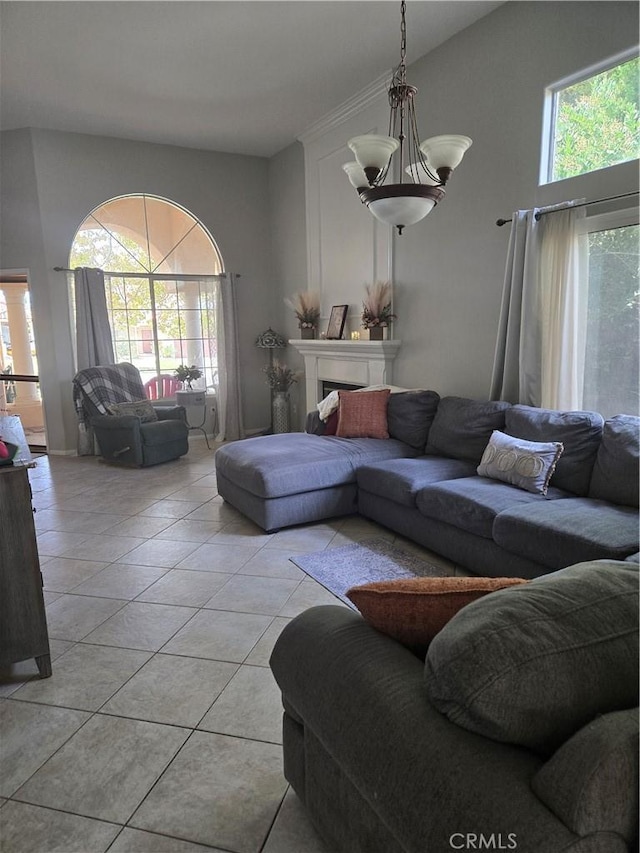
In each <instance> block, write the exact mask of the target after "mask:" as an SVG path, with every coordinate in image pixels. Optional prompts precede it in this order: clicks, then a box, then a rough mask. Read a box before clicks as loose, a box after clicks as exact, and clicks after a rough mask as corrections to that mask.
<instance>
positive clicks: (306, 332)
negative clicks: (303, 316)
mask: <svg viewBox="0 0 640 853" xmlns="http://www.w3.org/2000/svg"><path fill="white" fill-rule="evenodd" d="M315 336H316V330H315V328H314V327H313V326H310V327H309V326H307V327H302V328H301V329H300V338H301V339H302V340H303V341H312V340H313V339H314V338H315Z"/></svg>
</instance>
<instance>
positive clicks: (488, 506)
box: [216, 391, 640, 578]
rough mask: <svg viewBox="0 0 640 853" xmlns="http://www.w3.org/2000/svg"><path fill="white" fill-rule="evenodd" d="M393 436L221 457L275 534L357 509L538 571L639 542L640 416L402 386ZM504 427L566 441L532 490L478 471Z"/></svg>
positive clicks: (474, 557) (228, 490) (492, 565)
mask: <svg viewBox="0 0 640 853" xmlns="http://www.w3.org/2000/svg"><path fill="white" fill-rule="evenodd" d="M388 424H389V426H388V429H389V434H390V438H389V439H375V438H338V437H336V436H327V435H321V434H320V435H318V434H315V433H317V432H321V431H322V429H323V425H322V424H321V423H320V422H319V421H318V419H317V418H311V419H310V421H309V422H308V426H307V429H308V430H309V429H311V430H315V433H314V432H307V433H290V434H286V435H268V436H261V437H259V438H253V439H247V440H245V441H240V442H234V443H232V444H228V445H225V446H224V447H222V448H220V449H219V450H218V452H217V454H216V469H217V478H218V489H219V492H220V494H221V496H222V497H223V498H224V499H225V500H226V501H228V502H229V503H230V504H232V505H233V506H235V507H236V508H237V509H239V510H240V511H241V512H242V513H244V514H245V515H247V516H248V517H249V518H251V519H252V520H253V521H254V522H256V523H257V524H258V525H260V526H261V527H262V528H263V529H265V530H267V531H272V530H277V529H279V528H282V527H287V526H290V525H294V524H302V523H308V522H312V521H319V520H323V519H329V518H333V517H336V516H343V515H348V514H351V513H356V512H358V513H360V514H361V515H363V516H365V517H367V518H370V519H372V520H374V521H376V522H378V523H380V524H383V525H385V526H386V527H389V528H391V529H392V530H394V531H396V532H397V533H399V534H402V535H403V536H406V537H408V538H409V539H412V540H414V541H415V542H417V543H419V544H421V545H423V546H425V547H427V548H430V549H431V550H433V551H435V552H437V553H439V554H441V555H442V556H444V557H447V558H449V559H451V560H453V561H455V562H456V563H457V564H459V565H462V566H465V567H466V568H467V569H469V570H470V571H474V572H477V573H479V574H483V575H489V576H515V577H524V578H532V577H537V576H538V575H540V574H544V573H546V572H550V571H554V570H556V569H560V568H563V567H565V566H569V565H571V564H573V563H576V562H580V561H584V560H595V559H604V558H608V559H614V560H626V559H627V558H629V557H630V556H632V555H634V554H637V553H638V551H639V548H640V546H639V541H638V540H639V534H638V477H639V475H638V460H639V455H640V453H639V430H640V419H639V418H637V417H633V416H629V415H618V416H616V417H613V418H610V419H609V420H607V421H604V420H603V418H602V417H601V416H600V415H599V414H597V413H595V412H581V411H580V412H559V411H553V410H549V409H539V408H534V407H530V406H523V405H510V404H509V403H505V402H499V401H488V402H483V401H476V400H470V399H466V398H461V397H444V398H442V399H440V398H439V396H438V395H437V394H436V393H435V392H433V391H422V392H404V393H397V394H392V395H391V396H390V397H389V402H388ZM494 430H497V431H499V432H501V433H504V434H506V435H507V436H512V437H516V438H518V439H523V440H525V441H534V442H561V443H562V445H563V448H564V449H563V452H562V455H561V456H560V458H559V460H558V462H557V465H556V467H555V472H554V473H553V476H552V477H551V480H550V483H549V488H548V491H547V493H546V495H544V494H534V493H531V492H529V491H526V490H524V489H522V488H518V487H517V486H514V485H511V484H508V483H505V482H501V481H498V480H496V479H493V478H489V477H486V476H479V475H478V473H477V467H478V464H479V463H480V461H481V458H482V455H483V452H484V450H485V448H486V446H487V444H488V442H489V439H490V438H491V436H492V433H493V432H494Z"/></svg>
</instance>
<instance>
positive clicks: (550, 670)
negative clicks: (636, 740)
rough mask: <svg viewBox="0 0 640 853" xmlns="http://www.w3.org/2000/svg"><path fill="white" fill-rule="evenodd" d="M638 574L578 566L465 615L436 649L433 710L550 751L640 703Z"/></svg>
mask: <svg viewBox="0 0 640 853" xmlns="http://www.w3.org/2000/svg"><path fill="white" fill-rule="evenodd" d="M638 665H639V660H638V569H637V567H634V566H633V565H632V564H631V563H617V562H613V561H609V560H607V561H601V562H590V563H580V564H578V565H575V566H571V567H570V568H568V569H564V570H562V571H560V572H556V573H554V574H551V575H546V576H543V577H541V578H536V579H535V580H533V581H531V583H528V584H523V585H520V586H514V587H511V588H510V589H504V590H499V591H497V592H495V593H492V594H491V595H488V596H485V597H484V598H481V599H480V600H478V601H475V602H474V603H472V604H470V605H468V607H465V608H463V609H462V610H460V611H459V612H458V613H457V614H456V616H454V617H453V619H451V621H450V622H449V623H448V624H447V625H445V627H444V628H443V629H442V631H440V633H439V634H438V635H437V636H436V637H435V638H434V640H433V642H432V643H431V645H430V646H429V651H428V654H427V659H426V665H425V679H426V687H427V693H428V696H429V698H430V700H431V702H432V704H433V705H434V706H435V707H436V708H437V709H438V710H439V711H441V712H442V713H443V714H446V715H447V717H448V718H449V719H450V720H451V721H452V722H454V723H456V724H457V725H459V726H462V727H463V728H466V729H469V730H471V731H474V732H477V733H478V734H480V735H483V736H485V737H490V738H493V739H494V740H498V741H505V742H508V743H516V744H521V745H522V746H526V747H529V748H531V749H534V750H537V751H539V752H542V753H545V754H550V753H552V752H554V751H555V750H556V749H557V748H558V747H559V746H560V744H561V743H563V742H564V741H566V740H567V739H568V738H569V737H571V735H573V734H574V733H575V732H576V731H578V729H580V728H582V726H584V725H586V724H587V723H588V722H590V721H591V720H592V719H593V718H594V717H595V716H596V715H597V714H605V713H608V712H609V711H618V710H623V709H625V708H630V707H633V706H634V705H637V704H638Z"/></svg>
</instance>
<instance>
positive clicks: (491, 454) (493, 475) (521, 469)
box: [478, 429, 563, 495]
mask: <svg viewBox="0 0 640 853" xmlns="http://www.w3.org/2000/svg"><path fill="white" fill-rule="evenodd" d="M562 451H563V445H562V442H560V441H526V440H525V439H524V438H514V437H513V436H511V435H505V433H503V432H500V431H499V430H497V429H495V430H494V431H493V432H492V433H491V438H490V439H489V444H487V447H486V449H485V451H484V453H483V454H482V459H481V460H480V464H479V465H478V474H479V475H480V476H481V477H489V478H490V479H492V480H500V482H502V483H510V484H511V485H512V486H517V487H518V488H519V489H524V490H525V491H527V492H533V493H534V494H536V495H546V494H547V490H548V488H549V480H550V479H551V476H552V474H553V472H554V471H555V469H556V463H557V461H558V459H559V458H560V455H561V453H562Z"/></svg>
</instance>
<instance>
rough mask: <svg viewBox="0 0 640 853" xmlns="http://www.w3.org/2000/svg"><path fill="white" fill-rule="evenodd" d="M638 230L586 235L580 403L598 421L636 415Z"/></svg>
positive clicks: (621, 229)
mask: <svg viewBox="0 0 640 853" xmlns="http://www.w3.org/2000/svg"><path fill="white" fill-rule="evenodd" d="M639 230H640V229H639V226H637V225H629V226H626V227H624V228H612V229H610V230H608V231H596V232H593V233H591V234H589V304H588V319H587V342H586V344H587V346H586V357H585V378H584V400H583V406H584V408H585V409H587V410H593V411H596V412H600V413H601V414H602V415H604V417H611V415H616V414H623V413H624V414H631V415H637V414H639V413H640V412H639V405H638V379H639V377H638V352H639V350H638V346H639V343H640V341H639V335H638V308H639V304H640V302H639V291H638V261H639V252H638V238H639V236H640V234H639Z"/></svg>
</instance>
